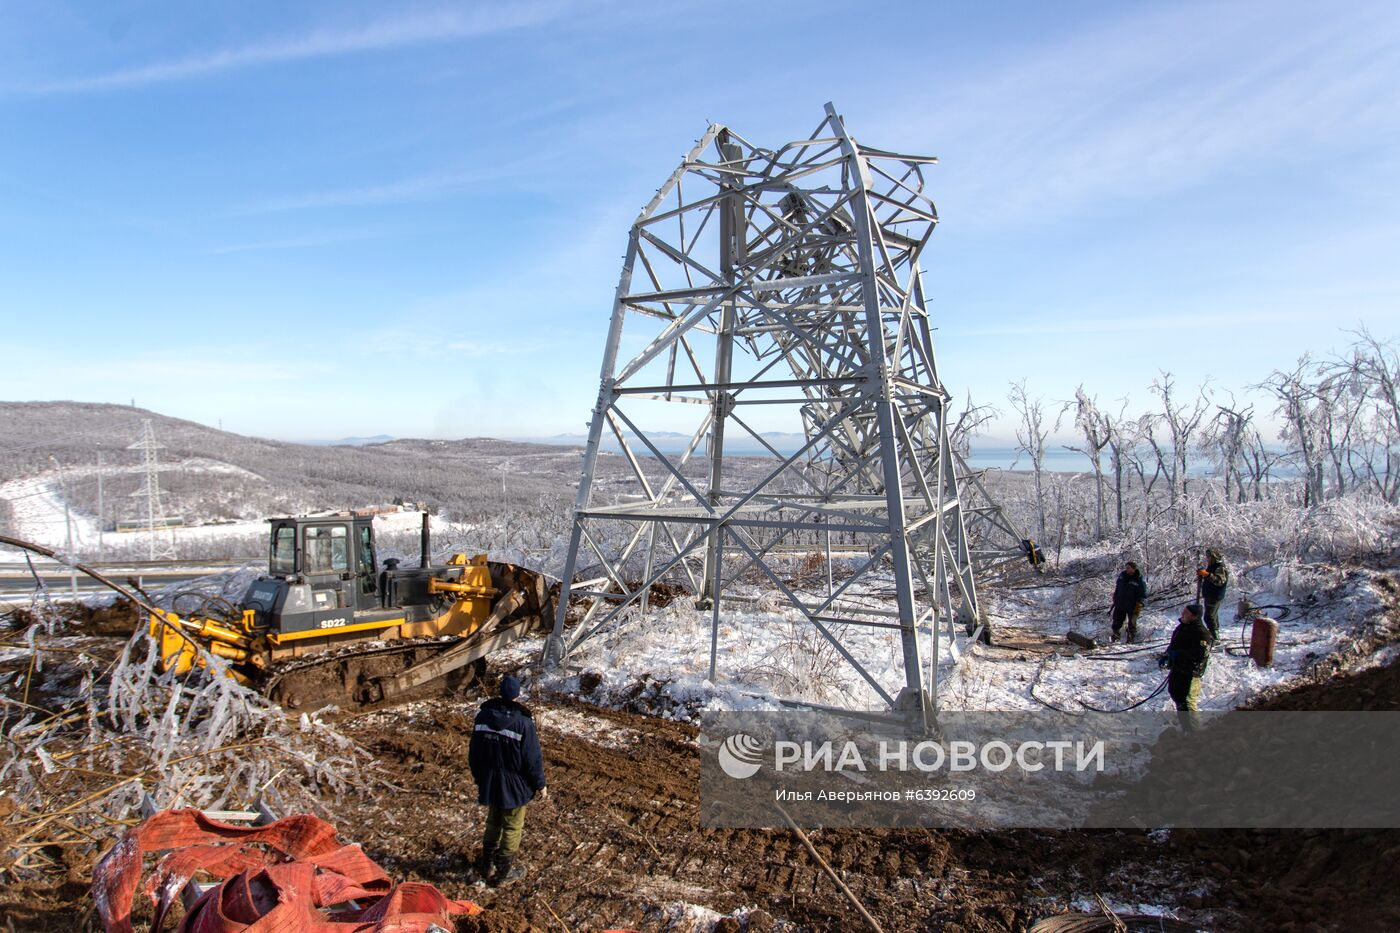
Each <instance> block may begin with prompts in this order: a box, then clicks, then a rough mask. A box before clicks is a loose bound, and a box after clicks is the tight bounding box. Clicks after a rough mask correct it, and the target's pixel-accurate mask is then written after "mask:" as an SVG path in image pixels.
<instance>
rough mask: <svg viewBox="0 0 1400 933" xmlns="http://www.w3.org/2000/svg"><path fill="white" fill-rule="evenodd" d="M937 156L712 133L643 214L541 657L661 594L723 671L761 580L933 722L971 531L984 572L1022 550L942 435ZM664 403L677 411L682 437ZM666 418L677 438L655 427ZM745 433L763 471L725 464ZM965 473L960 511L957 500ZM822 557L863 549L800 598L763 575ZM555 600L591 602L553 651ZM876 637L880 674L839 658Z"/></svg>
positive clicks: (630, 250)
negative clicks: (732, 624)
mask: <svg viewBox="0 0 1400 933" xmlns="http://www.w3.org/2000/svg"><path fill="white" fill-rule="evenodd" d="M933 161H934V159H932V158H930V157H925V156H908V155H897V154H895V153H891V152H884V151H881V150H878V149H871V148H869V147H866V146H862V145H860V144H858V143H857V142H856V141H855V140H854V139H853V138H852V137H851V136H850V135H849V134H848V133H847V132H846V129H845V126H844V124H843V122H842V120H841V117H840V116H839V115H838V114H837V113H836V111H835V109H834V108H833V107H832V105H831V104H827V105H826V117H825V119H824V120H823V121H822V123H821V125H820V126H818V127H817V129H816V131H815V132H814V133H813V134H812V136H811V138H809V139H804V140H801V141H797V142H792V143H789V144H787V145H785V146H783V147H782V148H779V149H776V150H768V149H762V148H759V147H757V146H754V145H753V144H751V143H749V142H748V141H746V140H744V139H743V138H742V137H740V136H739V135H737V134H736V133H734V132H733V131H731V130H729V129H728V128H726V127H723V126H711V127H710V128H709V130H708V131H707V132H706V133H705V135H704V136H703V137H702V138H701V139H700V141H699V142H698V143H697V144H696V145H695V148H694V149H692V150H691V151H690V153H689V154H688V155H687V156H686V157H685V160H684V162H683V163H682V164H681V166H680V167H679V168H678V169H677V170H676V171H675V173H674V174H672V175H671V177H670V179H669V180H667V182H666V183H665V184H664V185H663V186H662V187H661V188H660V189H659V190H658V191H657V193H656V196H655V197H654V198H652V200H651V203H649V204H647V206H646V207H645V208H644V209H643V210H642V212H641V215H640V216H639V217H638V219H637V221H636V223H635V224H634V225H633V227H632V230H631V236H630V239H629V241H628V247H627V254H626V259H625V261H624V264H623V267H622V276H621V280H620V281H619V283H618V288H617V295H616V298H615V301H614V305H613V313H612V323H611V327H610V329H609V331H608V338H607V346H606V349H605V351H604V355H603V365H602V386H601V389H600V391H599V394H598V403H597V406H596V407H595V408H594V411H593V418H592V422H591V424H590V426H589V435H588V446H587V449H586V451H585V454H584V460H583V473H582V477H581V480H580V483H579V490H578V499H577V503H576V512H575V519H574V525H573V531H572V537H571V539H570V542H569V555H568V563H567V565H566V567H565V573H564V590H563V593H562V594H561V598H560V601H559V613H558V617H557V619H556V621H555V626H554V635H553V637H552V638H551V639H550V643H549V645H548V647H547V648H546V662H547V663H557V662H558V661H559V660H560V659H561V658H562V657H563V656H564V655H566V654H567V653H568V652H569V651H571V650H572V649H573V648H574V647H576V646H577V645H578V644H579V643H581V642H582V641H584V640H585V639H588V638H590V637H592V636H594V635H596V634H598V633H599V632H604V631H606V630H607V629H608V628H609V627H610V626H612V625H614V624H616V623H618V622H619V621H620V620H621V619H623V618H624V617H627V616H629V615H631V614H633V613H637V612H640V613H645V612H646V610H647V604H648V601H649V599H650V598H651V591H652V590H651V588H652V585H653V584H656V583H658V582H671V583H674V584H678V585H681V586H683V587H684V588H685V589H688V590H690V591H691V592H693V593H696V594H698V595H699V603H698V605H699V607H700V608H702V609H708V611H709V612H710V614H711V615H710V623H711V626H710V673H711V678H712V679H714V677H715V676H716V673H717V672H716V669H715V668H716V657H717V646H718V638H719V630H720V620H721V615H722V613H723V612H724V611H725V610H726V608H733V604H734V603H735V602H736V601H745V600H747V601H752V599H753V595H752V594H753V592H754V584H757V585H759V586H761V587H764V588H767V589H770V590H773V591H776V592H777V593H779V594H781V596H782V598H783V599H785V600H786V602H787V603H788V604H789V605H790V606H791V607H795V608H796V609H797V610H798V611H799V612H800V614H801V617H802V618H803V619H805V620H806V622H808V623H810V624H811V626H813V628H814V629H815V630H816V632H818V633H820V636H821V637H822V638H823V639H825V640H826V641H828V642H830V644H831V645H832V646H834V648H835V650H836V651H837V652H838V653H839V654H840V655H841V656H842V657H843V658H844V659H845V660H846V661H847V662H849V663H850V664H851V665H853V666H854V668H855V670H856V671H857V672H859V674H860V675H861V677H862V678H863V680H864V681H865V683H866V684H868V685H869V687H870V689H871V691H872V692H873V694H874V696H877V697H878V698H879V700H880V701H881V702H883V703H884V704H885V705H886V706H887V707H888V708H889V709H892V710H898V711H900V712H901V713H903V714H905V715H910V714H912V715H913V716H915V717H916V718H917V719H922V720H923V722H924V723H925V724H927V723H928V721H929V720H930V718H931V717H932V715H933V707H934V700H933V698H934V697H935V696H936V691H935V684H936V677H937V662H938V654H939V640H940V635H941V636H942V637H943V638H944V639H945V644H946V648H945V650H947V651H951V652H954V653H956V652H957V650H958V648H957V642H958V639H959V638H965V637H968V635H969V634H970V633H972V631H973V628H974V626H975V623H976V621H977V620H978V618H979V612H978V601H977V587H976V583H975V581H974V578H973V559H974V557H975V556H979V555H978V554H977V553H975V552H974V549H973V544H972V542H971V540H970V539H969V534H968V532H969V528H970V527H971V526H973V525H977V524H981V525H982V526H985V531H986V535H984V538H987V539H992V538H997V539H998V540H996V542H995V543H994V544H990V545H989V546H987V547H986V548H985V549H984V553H983V554H982V555H981V556H984V557H988V558H993V559H998V560H999V559H1003V558H1007V557H1015V556H1017V555H1018V554H1019V548H1020V542H1019V535H1017V534H1016V533H1015V530H1014V529H1013V528H1012V527H1011V526H1010V525H1009V524H1007V523H1006V521H1005V519H1004V517H1003V516H1001V514H1000V511H999V510H998V509H996V507H995V506H994V505H993V504H992V503H991V502H990V501H989V500H987V499H986V496H985V490H982V489H981V486H980V483H977V482H976V478H975V477H967V470H966V467H965V466H964V465H963V462H962V460H961V458H960V457H958V456H957V454H956V453H955V452H954V451H953V450H952V449H951V447H950V443H949V428H950V425H949V412H948V406H949V396H948V393H947V392H946V391H945V390H944V388H943V386H942V384H941V383H940V381H939V377H938V368H937V365H936V362H935V358H934V350H933V340H932V336H931V327H930V322H929V313H928V307H927V304H926V302H925V297H924V292H923V285H922V282H921V281H920V272H919V255H920V253H921V251H922V250H923V248H924V246H925V244H927V242H928V240H929V236H930V234H932V233H933V229H934V226H935V225H936V223H937V221H938V218H937V214H936V213H935V209H934V206H933V203H932V201H931V200H930V199H929V198H928V197H927V196H926V195H925V194H924V187H923V166H925V165H927V164H929V163H932V162H933ZM662 409H666V411H662ZM673 411H680V412H683V413H691V417H690V419H689V421H688V422H686V423H685V424H684V425H683V427H684V429H685V430H684V431H682V432H679V433H677V432H676V431H675V430H673V429H674V428H676V427H678V426H682V425H681V424H680V423H679V421H678V420H677V419H676V418H675V417H674V416H673V415H672V412H673ZM759 413H761V414H759ZM779 413H783V414H785V415H786V416H787V417H788V418H789V419H790V421H789V423H791V424H792V425H793V433H794V434H795V435H796V436H797V437H798V438H799V440H798V441H796V442H794V443H793V444H791V445H788V446H787V447H786V448H785V449H784V450H779V449H778V447H777V446H775V445H774V444H773V443H772V442H771V441H770V440H769V438H768V437H767V436H765V435H764V433H763V432H762V429H761V427H760V426H758V425H757V424H756V422H758V421H759V419H760V418H763V419H765V422H766V423H772V422H773V421H774V420H775V416H776V415H777V414H779ZM663 423H664V424H665V425H666V426H667V427H668V428H670V429H672V430H667V431H665V432H656V431H650V430H649V427H652V428H654V427H656V426H657V425H659V424H663ZM799 425H800V427H799ZM605 431H606V432H608V434H609V435H610V436H611V438H612V440H613V441H615V443H616V444H617V445H619V446H620V450H621V452H622V455H623V456H624V457H625V458H626V460H627V463H628V466H629V468H630V479H629V481H628V485H627V486H626V488H620V487H619V486H618V485H617V484H616V483H615V482H609V483H607V484H605V485H604V484H600V483H599V482H598V476H597V473H596V472H595V471H596V467H597V464H598V457H599V450H600V446H601V445H602V444H603V435H604V432H605ZM799 432H800V433H799ZM677 438H680V440H676V439H677ZM736 441H738V442H741V444H742V446H743V447H744V448H745V449H747V450H749V451H753V450H755V449H762V450H764V451H766V459H764V460H763V461H760V462H759V463H758V465H755V461H754V460H752V459H748V460H744V459H739V458H736V457H735V456H734V455H733V453H732V451H733V450H734V448H735V447H736V446H739V445H736ZM789 451H790V452H789ZM639 455H640V456H639ZM965 478H967V479H970V480H971V482H972V484H973V485H975V489H973V490H972V493H973V495H975V496H977V497H978V498H977V500H976V503H975V504H969V503H968V502H967V501H966V495H967V494H966V493H964V494H963V495H960V487H961V486H963V485H966V484H964V483H963V482H962V481H963V480H964V479H965ZM817 542H820V543H817ZM823 545H824V546H825V548H826V551H827V554H828V558H827V561H826V566H827V568H828V570H829V568H830V557H829V555H830V551H831V548H832V547H833V546H835V547H838V548H840V549H841V551H843V552H846V553H850V552H852V551H854V552H856V553H857V554H858V555H860V556H859V557H858V559H857V562H856V566H855V568H854V572H853V573H852V574H851V575H850V576H848V577H846V578H845V579H844V580H841V581H839V582H838V583H837V584H835V585H833V583H832V582H831V577H830V574H829V573H828V576H827V582H826V584H825V587H824V588H818V590H816V591H813V590H811V589H810V588H800V587H798V586H796V585H795V584H793V583H791V582H789V581H788V580H787V579H785V575H784V573H782V572H780V571H779V570H778V569H777V567H776V565H777V564H778V563H779V562H780V561H782V560H784V559H786V560H788V561H789V562H791V560H792V558H793V553H794V552H795V551H798V552H802V553H810V552H812V551H815V550H818V549H819V548H820V547H822V546H823ZM576 571H578V572H583V573H586V574H589V575H591V576H594V577H595V578H594V579H591V580H580V581H575V580H574V574H575V572H576ZM741 584H742V585H743V586H744V587H745V589H746V590H747V595H745V594H741V593H740V592H739V589H740V585H741ZM871 584H875V585H877V586H878V587H879V588H880V589H881V590H883V591H885V593H886V594H887V593H888V591H889V590H890V589H892V590H893V595H894V601H893V604H891V603H890V602H889V600H888V599H887V598H883V599H882V598H878V597H872V595H871V594H870V593H869V592H868V590H867V588H868V587H869V586H870V585H871ZM570 596H573V597H587V598H588V599H589V600H590V603H589V607H588V609H587V611H586V614H585V617H584V619H583V621H582V622H581V623H580V624H579V625H578V626H577V627H576V628H574V629H572V630H571V632H570V633H569V636H568V639H567V640H566V638H565V632H564V613H565V610H566V608H567V607H568V605H569V599H570ZM892 605H893V608H892V607H891V606H892ZM860 630H863V631H864V632H865V633H866V635H865V637H864V638H860V639H855V638H852V634H853V633H855V632H856V631H860ZM872 632H873V633H874V634H876V635H878V636H880V637H882V638H884V639H887V640H888V641H889V645H888V648H889V651H887V652H886V655H887V658H886V660H885V662H884V664H883V666H880V665H877V664H876V663H874V662H875V659H873V658H871V657H860V656H858V653H859V652H858V650H857V649H856V648H855V647H853V645H854V643H855V642H857V641H859V642H861V643H862V644H863V645H865V647H866V649H868V648H869V645H870V642H871V638H870V634H871V633H872ZM890 656H892V657H897V658H898V659H899V660H901V661H902V667H903V671H902V674H901V673H900V672H899V670H898V665H896V664H891V663H889V657H890ZM896 681H902V682H896Z"/></svg>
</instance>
